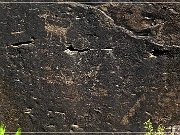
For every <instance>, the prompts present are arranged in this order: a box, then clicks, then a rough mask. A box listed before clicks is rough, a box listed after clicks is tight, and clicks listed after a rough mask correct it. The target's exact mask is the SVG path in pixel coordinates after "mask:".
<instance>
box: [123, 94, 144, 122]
mask: <svg viewBox="0 0 180 135" xmlns="http://www.w3.org/2000/svg"><path fill="white" fill-rule="evenodd" d="M145 99H146V97H145V95H142V96H141V97H140V98H139V99H138V100H137V101H136V103H135V104H134V105H133V107H131V109H130V110H129V111H128V112H127V113H126V115H125V116H124V117H123V118H122V120H121V124H123V125H127V124H128V123H129V119H130V118H131V117H133V116H134V115H135V113H136V110H137V109H138V108H140V107H141V102H142V101H144V100H145Z"/></svg>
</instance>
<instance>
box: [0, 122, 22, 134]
mask: <svg viewBox="0 0 180 135" xmlns="http://www.w3.org/2000/svg"><path fill="white" fill-rule="evenodd" d="M5 131H6V127H5V125H4V124H3V123H0V135H8V134H5ZM15 135H21V129H20V128H18V130H17V132H16V133H15Z"/></svg>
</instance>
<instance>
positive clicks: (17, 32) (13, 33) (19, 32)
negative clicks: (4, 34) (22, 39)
mask: <svg viewBox="0 0 180 135" xmlns="http://www.w3.org/2000/svg"><path fill="white" fill-rule="evenodd" d="M21 33H24V31H15V32H11V35H16V34H21Z"/></svg>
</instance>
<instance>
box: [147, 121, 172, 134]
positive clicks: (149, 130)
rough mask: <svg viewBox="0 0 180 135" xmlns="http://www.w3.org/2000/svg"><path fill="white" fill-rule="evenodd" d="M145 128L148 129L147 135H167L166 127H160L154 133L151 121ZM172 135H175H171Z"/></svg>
mask: <svg viewBox="0 0 180 135" xmlns="http://www.w3.org/2000/svg"><path fill="white" fill-rule="evenodd" d="M144 128H145V129H146V133H145V135H165V127H164V126H162V125H159V126H158V128H157V130H156V131H154V128H153V125H152V123H151V121H150V120H148V121H146V122H145V123H144ZM170 135H174V133H172V132H171V133H170Z"/></svg>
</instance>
